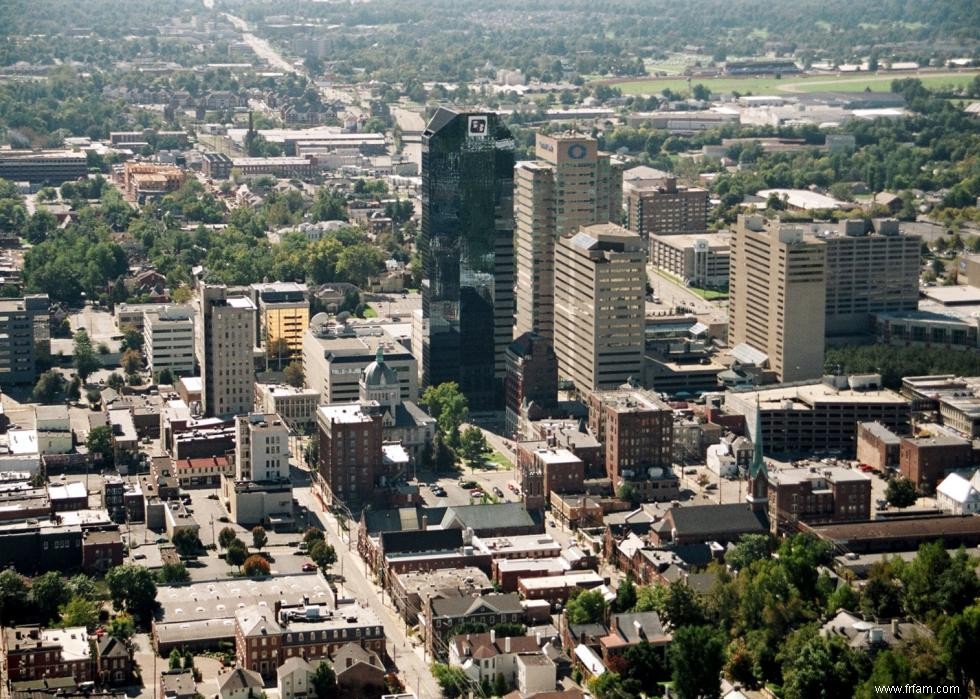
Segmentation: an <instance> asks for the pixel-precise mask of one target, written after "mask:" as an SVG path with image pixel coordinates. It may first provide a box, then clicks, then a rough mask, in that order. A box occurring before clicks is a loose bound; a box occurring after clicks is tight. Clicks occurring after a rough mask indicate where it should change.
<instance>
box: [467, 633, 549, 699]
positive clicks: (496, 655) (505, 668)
mask: <svg viewBox="0 0 980 699" xmlns="http://www.w3.org/2000/svg"><path fill="white" fill-rule="evenodd" d="M531 658H533V660H531ZM520 659H526V660H527V662H525V663H524V683H525V686H523V687H522V686H520V683H519V682H518V676H519V674H520V672H519V671H520V667H519V660H520ZM449 664H450V665H452V666H455V667H460V668H462V670H463V672H465V673H466V675H467V677H469V678H470V679H471V680H472V681H474V682H477V683H480V682H483V681H486V682H489V683H491V684H492V683H493V682H494V681H495V680H496V678H497V676H498V675H502V676H503V678H504V681H505V682H506V683H507V685H508V686H515V685H516V686H517V689H518V690H520V691H521V692H529V691H541V690H550V689H554V688H555V683H556V681H557V676H556V669H555V664H554V662H552V661H551V659H550V658H548V656H546V655H544V654H543V653H542V652H541V649H540V648H539V647H538V642H537V640H536V639H535V638H534V637H532V636H504V637H498V635H497V634H496V632H494V631H493V630H491V631H490V632H489V633H477V634H460V635H457V636H454V637H453V639H452V641H451V642H450V644H449Z"/></svg>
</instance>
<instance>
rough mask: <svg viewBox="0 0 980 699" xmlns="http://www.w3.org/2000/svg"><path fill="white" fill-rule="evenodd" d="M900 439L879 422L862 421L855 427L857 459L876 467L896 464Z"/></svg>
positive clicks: (881, 467) (882, 467) (883, 467)
mask: <svg viewBox="0 0 980 699" xmlns="http://www.w3.org/2000/svg"><path fill="white" fill-rule="evenodd" d="M901 441H902V440H901V439H900V438H899V436H898V435H896V434H895V433H894V432H892V431H891V430H890V429H888V428H887V427H885V426H884V425H882V424H881V423H880V422H862V423H859V424H858V427H857V460H858V461H860V462H861V463H862V464H868V465H869V466H873V467H874V468H876V469H879V470H884V469H886V468H890V467H892V466H898V464H899V456H900V449H899V445H900V444H901Z"/></svg>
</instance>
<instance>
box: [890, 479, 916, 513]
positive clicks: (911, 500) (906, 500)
mask: <svg viewBox="0 0 980 699" xmlns="http://www.w3.org/2000/svg"><path fill="white" fill-rule="evenodd" d="M885 499H886V500H888V504H889V505H891V506H892V507H899V508H901V507H911V506H912V505H914V504H915V501H916V500H917V499H918V495H916V493H915V483H913V482H912V481H910V480H909V479H908V478H893V479H891V480H890V481H889V482H888V487H887V488H885Z"/></svg>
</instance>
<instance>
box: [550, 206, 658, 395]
mask: <svg viewBox="0 0 980 699" xmlns="http://www.w3.org/2000/svg"><path fill="white" fill-rule="evenodd" d="M645 265H646V254H645V250H644V245H643V241H642V239H641V238H640V236H638V235H636V233H632V232H630V231H628V230H626V229H625V228H623V227H622V226H617V225H615V224H612V223H605V224H597V225H593V226H586V227H583V228H582V229H581V232H579V233H577V234H576V235H574V236H572V237H571V238H561V239H560V240H559V241H558V246H557V251H556V256H555V339H554V345H555V354H556V355H557V356H558V373H559V376H561V377H563V378H567V379H571V380H573V381H574V382H575V386H576V388H578V389H579V390H581V391H595V390H598V389H603V388H615V387H617V386H620V385H622V384H623V383H625V382H626V381H627V380H628V379H629V378H630V377H633V378H635V379H637V380H639V378H640V377H641V376H642V373H643V334H644V327H645V307H644V293H645V291H646V271H645Z"/></svg>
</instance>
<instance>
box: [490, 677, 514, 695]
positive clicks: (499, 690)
mask: <svg viewBox="0 0 980 699" xmlns="http://www.w3.org/2000/svg"><path fill="white" fill-rule="evenodd" d="M509 689H510V687H508V686H507V680H506V679H505V678H504V675H503V673H500V672H498V673H497V676H496V677H494V678H493V696H495V697H502V696H504V695H505V694H507V692H508V690H509Z"/></svg>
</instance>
